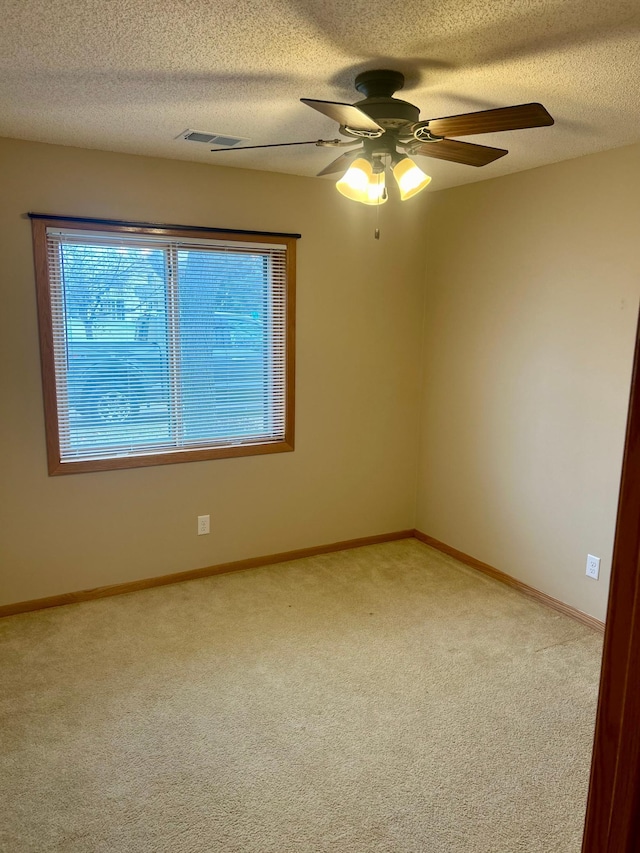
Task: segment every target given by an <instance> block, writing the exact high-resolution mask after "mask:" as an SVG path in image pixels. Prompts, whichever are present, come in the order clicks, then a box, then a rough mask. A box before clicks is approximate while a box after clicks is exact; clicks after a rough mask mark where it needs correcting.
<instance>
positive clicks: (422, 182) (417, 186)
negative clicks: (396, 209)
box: [393, 157, 431, 201]
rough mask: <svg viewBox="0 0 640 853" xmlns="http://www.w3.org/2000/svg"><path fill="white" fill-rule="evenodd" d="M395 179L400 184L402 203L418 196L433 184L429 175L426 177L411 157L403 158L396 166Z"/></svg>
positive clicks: (394, 169)
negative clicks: (428, 185)
mask: <svg viewBox="0 0 640 853" xmlns="http://www.w3.org/2000/svg"><path fill="white" fill-rule="evenodd" d="M393 177H394V178H395V179H396V181H397V183H398V187H399V189H400V198H401V200H402V201H406V200H407V199H408V198H411V197H412V196H414V195H416V194H417V193H419V192H420V191H421V190H423V189H424V188H425V187H426V186H427V184H429V183H430V182H431V178H430V177H429V175H425V173H424V172H423V171H422V169H419V168H418V166H416V164H415V163H414V162H413V160H411V159H409V157H403V158H402V160H399V161H398V162H397V163H396V164H395V166H394V167H393Z"/></svg>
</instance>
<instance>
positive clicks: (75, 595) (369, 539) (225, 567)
mask: <svg viewBox="0 0 640 853" xmlns="http://www.w3.org/2000/svg"><path fill="white" fill-rule="evenodd" d="M413 535H414V531H413V530H396V531H395V532H393V533H380V534H378V535H377V536H363V537H361V538H360V539H347V540H345V541H343V542H331V543H330V544H328V545H315V546H313V547H311V548H298V549H297V550H295V551H283V552H282V553H280V554H266V555H265V556H263V557H249V558H248V559H246V560H235V561H233V562H231V563H218V564H217V565H215V566H205V567H204V568H202V569H191V570H190V571H187V572H176V573H174V574H171V575H160V576H159V577H154V578H142V579H141V580H137V581H129V582H127V583H118V584H112V585H110V586H99V587H96V588H95V589H83V590H80V591H79V592H66V593H63V594H62V595H52V596H50V597H49V598H34V599H32V600H31V601H18V602H16V603H15V604H3V605H0V618H2V617H4V616H15V615H17V614H18V613H28V612H30V611H32V610H44V609H46V608H48V607H61V606H63V605H65V604H78V603H79V602H81V601H93V600H95V599H96V598H108V597H109V596H112V595H123V594H125V593H128V592H139V591H140V590H142V589H150V588H151V587H154V586H166V585H168V584H173V583H182V582H183V581H190V580H196V579H198V578H208V577H211V576H212V575H222V574H227V573H228V572H240V571H243V570H244V569H256V568H259V567H260V566H268V565H271V564H272V563H286V562H288V561H290V560H299V559H301V558H302V557H316V556H318V555H319V554H330V553H332V552H333V551H346V550H348V549H350V548H360V547H361V546H363V545H377V544H378V543H380V542H393V541H395V540H397V539H410V538H412V537H413Z"/></svg>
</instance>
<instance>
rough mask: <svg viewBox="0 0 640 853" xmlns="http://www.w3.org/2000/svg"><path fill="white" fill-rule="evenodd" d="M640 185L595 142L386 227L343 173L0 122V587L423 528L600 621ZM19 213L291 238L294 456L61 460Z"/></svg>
mask: <svg viewBox="0 0 640 853" xmlns="http://www.w3.org/2000/svg"><path fill="white" fill-rule="evenodd" d="M639 183H640V146H634V147H631V148H627V149H620V150H617V151H611V152H606V153H603V154H598V155H594V156H592V157H586V158H582V159H580V160H575V161H570V162H566V163H562V164H557V165H554V166H548V167H545V168H543V169H538V170H534V171H531V172H527V173H521V174H518V175H512V176H508V177H504V178H499V179H496V180H493V181H486V182H483V183H480V184H474V185H471V186H468V187H462V188H457V189H452V190H446V191H443V192H439V193H430V194H425V196H424V197H420V198H419V199H415V200H413V201H412V202H411V203H409V204H407V205H399V204H393V203H390V204H389V205H387V206H386V207H384V208H382V209H381V210H380V212H379V213H380V226H381V229H382V235H381V240H380V241H376V240H374V239H373V229H374V227H375V224H376V222H375V219H376V211H374V210H368V209H365V208H363V207H361V206H359V205H354V204H352V203H351V202H348V201H347V200H345V199H343V198H342V197H341V196H339V195H338V194H337V193H336V192H335V189H334V188H333V185H332V183H331V182H328V181H318V180H314V179H307V178H298V177H293V176H285V175H275V174H269V173H260V172H247V171H243V170H238V169H224V168H219V167H214V166H203V165H200V164H190V163H184V162H175V161H166V160H159V159H152V158H143V157H133V156H128V155H120V154H111V153H105V152H99V151H87V150H82V149H74V148H63V147H57V146H48V145H41V144H37V143H27V142H18V141H10V140H0V187H2V196H1V198H0V240H1V241H2V246H1V249H2V256H3V259H4V267H3V271H2V277H1V283H0V287H1V288H2V309H3V310H2V312H0V347H1V348H2V357H1V358H0V389H1V393H2V401H3V403H2V417H1V418H0V438H1V444H0V446H1V447H2V454H3V457H4V458H3V460H2V471H3V477H2V484H1V485H0V499H1V500H2V535H1V537H0V604H3V603H10V602H13V601H20V600H25V599H30V598H38V597H41V596H48V595H55V594H58V593H63V592H68V591H73V590H79V589H86V588H90V587H94V586H100V585H104V584H111V583H120V582H126V581H129V580H134V579H137V578H142V577H150V576H154V575H162V574H167V573H170V572H177V571H184V570H188V569H191V568H197V567H200V566H207V565H211V564H215V563H219V562H224V561H228V560H235V559H242V558H244V557H250V556H257V555H260V554H268V553H273V552H277V551H285V550H290V549H294V548H301V547H306V546H313V545H319V544H322V543H327V542H333V541H337V540H342V539H350V538H355V537H360V536H367V535H371V534H377V533H383V532H387V531H393V530H399V529H403V528H409V527H413V526H414V524H415V525H416V526H417V527H418V528H419V529H420V530H422V531H424V532H425V533H428V534H429V535H431V536H434V537H436V538H437V539H440V540H441V541H444V542H446V543H447V544H449V545H452V546H454V547H456V548H459V549H460V550H462V551H465V552H467V553H468V554H471V555H472V556H474V557H476V558H478V559H480V560H484V561H485V562H488V563H490V564H491V565H493V566H496V567H497V568H499V569H501V570H503V571H505V572H507V573H509V574H511V575H514V576H515V577H517V578H519V579H521V580H523V581H525V582H527V583H529V584H531V585H532V586H535V587H537V588H538V589H541V590H543V591H545V592H547V593H549V594H550V595H553V596H555V597H557V598H559V599H561V600H563V601H566V602H568V603H569V604H572V605H573V606H575V607H578V608H580V609H582V610H585V611H586V612H588V613H590V614H593V615H595V616H597V617H599V618H603V616H604V612H605V605H606V595H607V587H608V578H609V571H610V563H611V548H612V541H613V530H614V523H615V510H616V502H617V490H618V479H619V472H620V461H621V453H622V445H623V439H624V424H625V416H626V406H627V394H628V384H629V377H630V370H631V356H632V349H633V340H634V332H635V324H636V317H637V305H638V293H639V292H640V286H639V281H640V276H639V273H640V248H639V247H640V243H639V241H638V238H637V234H636V232H637V227H638V225H637V224H638V222H639V221H640V198H639V197H638V194H637V193H636V191H635V189H636V188H637V186H638V185H639ZM27 211H38V212H45V213H59V214H72V215H86V216H101V217H112V218H124V219H134V220H149V221H157V222H175V223H185V224H194V225H199V224H201V225H212V226H222V227H230V228H247V229H256V230H260V229H264V230H272V231H295V232H302V234H303V239H302V240H301V241H299V243H298V252H299V256H298V257H299V262H298V348H297V367H298V376H297V383H296V384H297V440H296V450H295V452H294V453H290V454H277V455H274V456H259V457H252V458H245V459H231V460H215V461H210V462H202V463H187V464H179V465H170V466H163V467H158V468H148V469H146V468H141V469H133V470H127V471H112V472H105V473H99V474H76V475H68V476H65V477H48V476H47V474H46V459H45V445H44V428H43V418H42V403H41V388H40V368H39V355H38V343H37V326H36V311H35V294H34V283H33V263H32V256H31V236H30V226H29V222H28V220H27V219H25V218H24V214H25V213H26V212H27ZM427 226H428V227H427ZM425 234H426V236H427V240H425ZM427 247H428V260H426V258H427ZM425 263H426V264H427V267H426V272H427V276H426V289H425V276H424V271H425ZM425 293H426V305H425V307H426V312H425V320H424V329H422V328H421V324H422V310H423V304H424V302H425ZM421 346H422V349H423V360H422V364H421V359H420V350H421ZM421 395H422V404H421V405H420V396H421ZM419 440H421V452H420V453H419V450H418V446H419ZM418 459H419V464H417V460H418ZM416 472H417V476H416ZM416 487H417V514H416ZM203 513H210V514H211V519H212V531H213V532H212V534H211V535H210V536H207V537H198V536H196V534H195V519H196V516H197V515H198V514H203ZM587 552H590V553H595V554H597V555H599V556H601V557H602V573H601V580H600V581H599V582H597V583H596V582H593V581H590V580H587V579H586V578H585V576H584V563H585V559H586V554H587Z"/></svg>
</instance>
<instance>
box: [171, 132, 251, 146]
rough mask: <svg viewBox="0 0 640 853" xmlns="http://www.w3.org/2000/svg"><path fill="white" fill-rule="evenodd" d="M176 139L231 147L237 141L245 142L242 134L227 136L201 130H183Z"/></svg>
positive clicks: (245, 139)
mask: <svg viewBox="0 0 640 853" xmlns="http://www.w3.org/2000/svg"><path fill="white" fill-rule="evenodd" d="M176 139H185V140H186V141H187V142H204V143H205V145H217V146H218V148H233V147H234V145H237V144H238V143H239V142H246V141H247V138H246V137H243V136H229V135H228V134H226V133H208V132H207V131H202V130H183V131H182V133H179V134H178V136H176Z"/></svg>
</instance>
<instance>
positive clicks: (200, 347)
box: [46, 227, 287, 463]
mask: <svg viewBox="0 0 640 853" xmlns="http://www.w3.org/2000/svg"><path fill="white" fill-rule="evenodd" d="M46 257H47V268H48V283H49V299H50V305H51V330H52V342H53V354H54V365H55V398H56V406H57V425H58V438H59V452H60V461H61V463H69V462H78V461H83V460H100V459H114V458H123V457H132V456H134V457H140V456H149V455H151V456H152V455H157V454H166V453H168V452H173V453H178V454H179V453H184V452H185V451H189V450H194V449H201V448H223V447H229V446H252V445H261V444H265V443H274V442H281V441H283V440H284V437H285V429H286V404H287V400H286V395H287V381H286V379H287V373H286V363H287V352H286V348H287V304H286V303H287V245H286V243H283V244H278V243H277V242H274V243H273V244H271V243H266V242H255V243H252V242H244V241H241V240H238V241H236V240H232V241H230V240H226V239H225V240H222V239H221V240H217V239H199V238H192V239H186V238H185V239H182V238H181V237H175V238H173V237H170V238H167V237H166V236H165V235H163V236H153V235H150V234H143V233H126V232H125V233H123V232H120V231H118V232H113V231H104V232H100V231H99V230H96V231H87V230H86V229H75V230H74V229H73V228H59V227H47V229H46ZM176 461H178V460H176Z"/></svg>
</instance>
